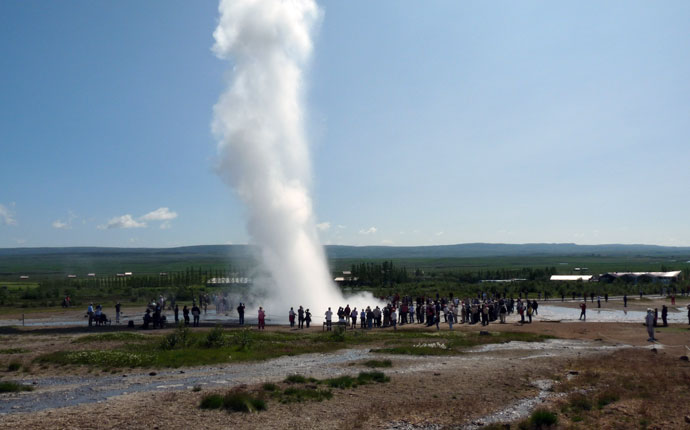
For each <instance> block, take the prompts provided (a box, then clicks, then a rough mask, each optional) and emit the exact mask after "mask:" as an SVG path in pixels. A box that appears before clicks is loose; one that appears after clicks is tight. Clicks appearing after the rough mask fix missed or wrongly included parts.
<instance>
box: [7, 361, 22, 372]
mask: <svg viewBox="0 0 690 430" xmlns="http://www.w3.org/2000/svg"><path fill="white" fill-rule="evenodd" d="M21 367H22V363H20V362H18V361H13V362H11V363H10V364H9V365H8V366H7V371H8V372H16V371H17V370H19V369H21Z"/></svg>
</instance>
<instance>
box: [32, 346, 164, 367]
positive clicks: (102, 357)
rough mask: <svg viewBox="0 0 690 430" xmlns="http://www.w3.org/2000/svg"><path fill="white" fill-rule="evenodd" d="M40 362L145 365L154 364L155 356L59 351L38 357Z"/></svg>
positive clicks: (111, 365) (117, 352) (116, 352)
mask: <svg viewBox="0 0 690 430" xmlns="http://www.w3.org/2000/svg"><path fill="white" fill-rule="evenodd" d="M36 361H37V362H39V363H54V364H60V365H66V364H79V365H91V366H96V367H101V368H112V367H118V368H119V367H144V366H150V365H151V364H153V362H154V361H153V356H152V355H150V354H145V353H136V352H123V351H117V350H113V351H110V350H109V351H57V352H52V353H49V354H44V355H42V356H40V357H37V358H36Z"/></svg>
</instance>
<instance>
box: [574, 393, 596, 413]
mask: <svg viewBox="0 0 690 430" xmlns="http://www.w3.org/2000/svg"><path fill="white" fill-rule="evenodd" d="M570 407H571V408H573V409H574V410H581V411H589V410H591V409H592V402H591V401H590V400H589V397H587V396H585V395H584V394H574V395H573V396H572V397H571V398H570Z"/></svg>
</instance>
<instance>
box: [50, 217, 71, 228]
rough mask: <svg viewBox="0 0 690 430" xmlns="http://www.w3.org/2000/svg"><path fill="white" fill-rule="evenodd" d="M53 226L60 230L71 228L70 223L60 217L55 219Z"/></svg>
mask: <svg viewBox="0 0 690 430" xmlns="http://www.w3.org/2000/svg"><path fill="white" fill-rule="evenodd" d="M52 226H53V228H57V229H60V230H68V229H70V228H71V227H70V225H69V224H68V223H66V222H63V221H60V220H59V219H56V220H55V221H53V224H52Z"/></svg>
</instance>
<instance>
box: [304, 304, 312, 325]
mask: <svg viewBox="0 0 690 430" xmlns="http://www.w3.org/2000/svg"><path fill="white" fill-rule="evenodd" d="M304 322H305V323H307V328H309V323H311V312H309V308H307V310H306V311H305V312H304Z"/></svg>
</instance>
